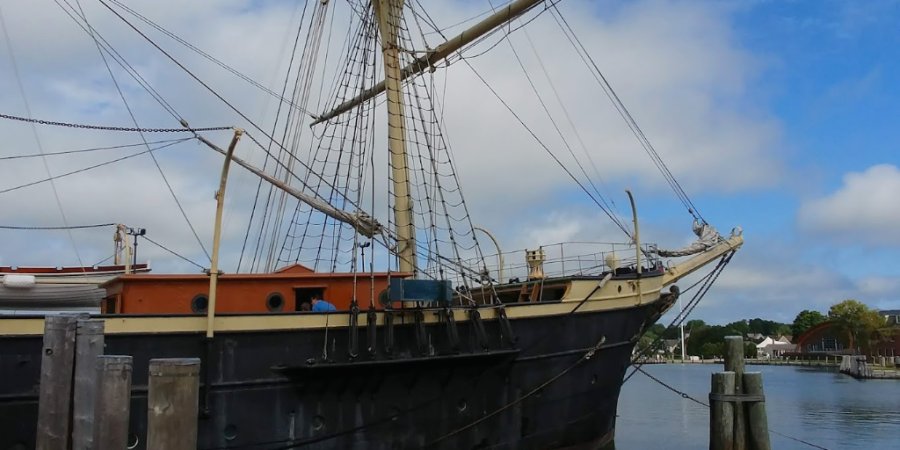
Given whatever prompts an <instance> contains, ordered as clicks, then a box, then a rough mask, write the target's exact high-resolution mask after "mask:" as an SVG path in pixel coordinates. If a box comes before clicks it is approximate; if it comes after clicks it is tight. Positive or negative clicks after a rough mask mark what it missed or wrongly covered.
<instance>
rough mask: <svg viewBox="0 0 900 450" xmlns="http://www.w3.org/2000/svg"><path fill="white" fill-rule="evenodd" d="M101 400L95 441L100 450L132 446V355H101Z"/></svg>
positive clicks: (99, 373)
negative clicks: (129, 435)
mask: <svg viewBox="0 0 900 450" xmlns="http://www.w3.org/2000/svg"><path fill="white" fill-rule="evenodd" d="M96 367H97V372H96V373H97V400H96V405H95V407H94V418H95V420H94V427H93V437H94V439H93V444H94V448H95V449H97V450H121V449H123V448H127V447H128V419H129V417H130V416H131V370H132V361H131V357H130V356H113V355H101V356H99V357H97V364H96Z"/></svg>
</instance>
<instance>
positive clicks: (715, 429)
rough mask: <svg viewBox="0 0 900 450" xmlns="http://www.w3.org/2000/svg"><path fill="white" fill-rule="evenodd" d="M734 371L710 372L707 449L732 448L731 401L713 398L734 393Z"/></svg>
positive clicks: (727, 449)
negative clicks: (710, 386)
mask: <svg viewBox="0 0 900 450" xmlns="http://www.w3.org/2000/svg"><path fill="white" fill-rule="evenodd" d="M734 380H735V374H734V372H720V373H714V374H712V388H711V389H710V392H712V394H713V395H711V396H710V405H709V450H733V449H734V409H735V408H734V406H733V403H731V402H729V401H724V400H718V399H715V396H716V395H732V394H734V387H735V385H734Z"/></svg>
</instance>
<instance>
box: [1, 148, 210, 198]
mask: <svg viewBox="0 0 900 450" xmlns="http://www.w3.org/2000/svg"><path fill="white" fill-rule="evenodd" d="M191 139H193V138H191ZM179 142H184V141H176V142H172V143H169V144H166V145H161V146H159V147H155V148H151V149H149V150H143V151H140V152H137V153H133V154H131V155H128V156H123V157H121V158H116V159H113V160H109V161H106V162H102V163H99V164H94V165H92V166H88V167H84V168H81V169H77V170H73V171H71V172H66V173H63V174H59V175H51V176H49V177H47V178H43V179H40V180H37V181H32V182H29V183H25V184H20V185H18V186H14V187H11V188H6V189H2V190H0V194H5V193H7V192H12V191H15V190H18V189H22V188H26V187H28V186H34V185H36V184H41V183H46V182H48V181H49V182H51V183H53V181H55V180H58V179H60V178H64V177H67V176H69V175H75V174H76V173H81V172H87V171H88V170H93V169H96V168H98V167H103V166H108V165H110V164H113V163H117V162H119V161H124V160H126V159H131V158H134V157H136V156H141V155H143V154H145V153H150V152H152V151H156V150H162V149H164V148H166V147H171V146H173V145H175V144H177V143H179Z"/></svg>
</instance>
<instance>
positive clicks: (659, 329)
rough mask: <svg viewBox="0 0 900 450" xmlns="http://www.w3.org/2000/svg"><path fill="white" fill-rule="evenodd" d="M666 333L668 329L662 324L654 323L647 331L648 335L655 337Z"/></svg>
mask: <svg viewBox="0 0 900 450" xmlns="http://www.w3.org/2000/svg"><path fill="white" fill-rule="evenodd" d="M665 332H666V327H665V326H664V325H663V324H661V323H654V324H653V325H651V326H650V328H648V329H647V334H651V333H652V334H653V336H657V337H658V336H662V335H663V333H665Z"/></svg>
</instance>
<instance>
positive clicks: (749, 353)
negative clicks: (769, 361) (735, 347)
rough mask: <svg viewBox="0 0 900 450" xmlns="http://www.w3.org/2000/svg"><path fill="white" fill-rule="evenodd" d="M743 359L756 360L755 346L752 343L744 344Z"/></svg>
mask: <svg viewBox="0 0 900 450" xmlns="http://www.w3.org/2000/svg"><path fill="white" fill-rule="evenodd" d="M744 358H756V344H754V343H752V342H745V343H744Z"/></svg>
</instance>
